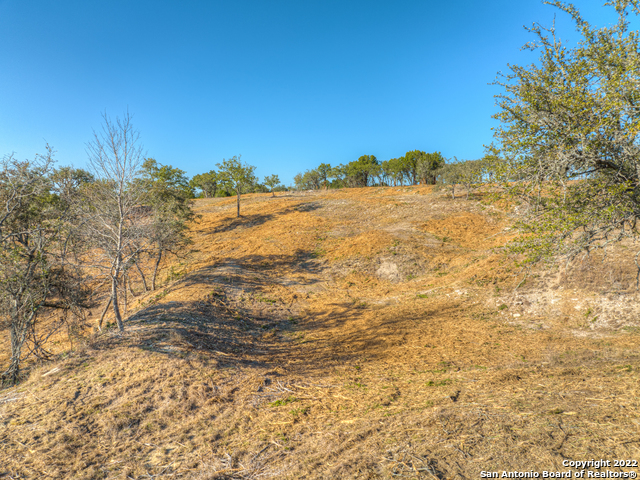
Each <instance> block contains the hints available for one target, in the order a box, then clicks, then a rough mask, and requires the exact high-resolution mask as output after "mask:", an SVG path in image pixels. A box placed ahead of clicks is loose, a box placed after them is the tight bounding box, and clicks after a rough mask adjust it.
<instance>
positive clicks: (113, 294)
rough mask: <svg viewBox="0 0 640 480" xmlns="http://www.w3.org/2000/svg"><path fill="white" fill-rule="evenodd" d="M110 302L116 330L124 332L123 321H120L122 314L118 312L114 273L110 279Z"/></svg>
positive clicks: (116, 285)
mask: <svg viewBox="0 0 640 480" xmlns="http://www.w3.org/2000/svg"><path fill="white" fill-rule="evenodd" d="M111 303H112V304H113V314H114V315H115V317H116V323H117V324H118V330H120V331H121V332H124V322H123V321H122V315H121V314H120V305H118V279H117V277H116V276H115V275H114V276H113V278H112V279H111Z"/></svg>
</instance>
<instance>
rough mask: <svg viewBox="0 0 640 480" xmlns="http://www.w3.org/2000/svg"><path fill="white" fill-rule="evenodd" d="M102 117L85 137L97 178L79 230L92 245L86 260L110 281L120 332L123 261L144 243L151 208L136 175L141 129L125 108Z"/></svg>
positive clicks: (129, 260) (128, 260) (140, 156)
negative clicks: (121, 114)
mask: <svg viewBox="0 0 640 480" xmlns="http://www.w3.org/2000/svg"><path fill="white" fill-rule="evenodd" d="M102 119H103V122H102V129H101V130H100V131H99V132H96V131H94V132H93V139H92V140H91V141H90V142H89V143H87V155H88V157H89V166H90V168H91V170H92V173H93V174H94V175H95V177H96V181H95V182H94V183H93V184H92V185H91V186H90V188H88V189H86V191H85V194H86V208H87V216H86V219H85V221H84V222H83V229H82V231H83V233H84V236H85V238H86V240H87V245H88V246H89V248H91V249H93V250H94V252H93V253H92V255H91V258H92V261H91V262H90V266H91V267H92V268H94V269H97V271H99V272H100V273H101V274H102V275H105V276H106V277H107V278H108V280H109V282H110V284H111V294H110V296H109V301H108V304H107V307H106V308H108V306H109V304H110V305H111V306H112V307H113V313H114V316H115V319H116V322H117V324H118V329H119V330H120V331H121V332H122V331H124V323H123V321H122V315H121V313H120V303H119V298H118V293H119V291H120V288H119V286H120V284H121V282H122V281H123V276H124V273H125V272H126V270H127V267H128V266H129V264H130V263H132V262H133V261H135V260H136V258H137V256H138V254H139V252H140V250H141V249H142V248H144V246H145V241H144V238H146V236H147V231H148V230H149V228H150V227H149V225H150V219H149V217H150V215H149V212H147V211H146V209H145V207H143V206H142V201H143V197H144V193H145V189H144V184H143V182H141V181H140V173H141V172H140V168H141V166H142V163H143V161H144V159H145V156H144V152H143V148H142V146H141V145H140V134H139V132H138V131H137V130H135V129H134V128H133V125H132V123H131V121H132V117H131V115H129V113H128V112H127V113H126V114H125V115H124V117H123V118H116V121H115V122H113V121H112V120H111V119H110V118H109V117H108V116H107V114H106V113H105V114H103V116H102ZM103 317H104V315H103ZM103 317H102V318H103ZM102 318H101V319H100V322H99V324H98V328H99V329H100V328H101V327H102V325H101V323H102Z"/></svg>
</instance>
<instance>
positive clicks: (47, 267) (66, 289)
mask: <svg viewBox="0 0 640 480" xmlns="http://www.w3.org/2000/svg"><path fill="white" fill-rule="evenodd" d="M52 155H53V152H52V150H51V149H50V148H49V147H47V154H46V155H44V156H38V157H37V158H36V159H35V160H34V161H18V160H16V159H15V158H13V157H12V156H9V157H5V158H3V159H2V162H0V202H1V203H2V205H3V212H2V213H1V214H0V331H5V332H7V333H8V335H9V337H10V346H11V358H10V361H9V366H8V368H7V369H6V370H5V371H4V372H3V373H2V374H1V375H0V383H5V382H7V383H15V382H16V381H18V380H19V378H20V364H21V362H22V361H24V360H25V359H26V358H27V357H29V356H31V355H36V356H38V357H39V358H48V357H49V355H50V354H49V353H48V352H47V351H46V350H45V349H44V346H43V343H44V341H45V339H46V338H48V336H49V335H50V334H51V333H53V332H54V331H55V330H56V329H58V328H60V327H61V326H62V324H63V322H64V319H65V317H66V315H67V312H69V311H73V312H75V311H77V308H79V305H80V304H81V303H82V302H83V300H84V298H85V295H86V291H85V290H86V289H85V288H84V287H83V286H82V284H81V283H80V277H79V275H78V274H77V269H75V268H73V267H72V266H71V265H70V264H69V262H68V261H67V260H68V258H67V255H68V254H69V253H70V250H71V249H72V248H73V247H74V243H73V242H69V241H68V240H69V238H70V233H71V230H70V223H71V221H72V219H73V218H74V217H75V215H76V211H75V207H76V202H75V201H74V196H75V193H76V192H77V191H78V190H79V189H80V188H81V187H82V185H83V184H84V181H85V180H86V181H90V180H92V178H91V176H90V175H87V174H86V172H83V171H80V170H74V169H72V168H66V169H60V170H53V167H52V165H53V159H52ZM54 308H55V309H56V310H57V311H58V315H57V317H58V318H61V320H60V321H55V320H53V321H52V322H48V325H47V327H46V328H48V329H49V330H48V332H44V333H43V332H42V331H40V330H39V329H38V328H37V321H38V319H39V318H40V317H41V316H42V315H43V312H44V311H47V310H49V311H51V310H52V309H54ZM25 346H28V348H29V351H28V352H27V353H26V354H25V352H24V351H23V350H24V347H25Z"/></svg>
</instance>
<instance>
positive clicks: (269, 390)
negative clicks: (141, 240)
mask: <svg viewBox="0 0 640 480" xmlns="http://www.w3.org/2000/svg"><path fill="white" fill-rule="evenodd" d="M234 202H235V199H210V200H201V201H198V203H197V206H196V208H197V211H198V213H200V214H201V215H202V220H201V221H200V223H199V224H197V225H195V226H194V227H193V229H192V235H193V239H194V242H195V243H194V249H193V251H192V252H190V253H189V254H188V256H187V257H186V259H183V260H181V261H178V260H175V261H174V262H173V263H172V264H169V265H166V268H165V271H164V273H163V275H164V276H167V275H168V277H167V278H168V281H167V282H166V283H165V284H163V285H162V286H161V288H160V289H159V290H158V291H157V292H154V293H152V294H149V295H146V296H144V297H143V296H140V297H138V298H137V299H136V303H135V304H134V307H133V309H134V311H135V313H134V314H132V315H131V316H130V317H129V318H128V320H127V333H126V334H125V335H123V336H119V335H117V334H115V333H113V332H111V331H109V332H107V333H106V334H104V335H101V336H93V337H90V338H88V339H87V341H86V342H85V343H84V344H83V345H82V346H81V347H80V348H76V349H75V350H74V351H72V352H67V353H64V354H63V355H61V357H60V359H59V360H58V361H56V362H54V363H50V364H47V365H43V366H37V367H34V369H33V371H32V372H31V375H30V378H29V379H28V380H27V381H25V382H24V383H23V384H21V385H19V386H17V387H14V388H12V389H6V390H4V391H1V392H0V426H1V429H0V478H1V477H2V476H3V475H4V476H5V477H6V478H86V479H89V478H91V479H98V478H113V479H115V478H125V479H126V478H134V479H143V478H192V479H216V478H219V479H222V478H430V479H433V478H434V477H435V478H437V479H444V478H454V477H459V478H478V477H479V474H480V471H482V470H499V471H502V470H508V471H511V470H518V471H526V470H536V471H541V470H563V471H564V470H566V468H563V467H562V466H561V462H562V460H563V459H566V458H570V459H576V460H588V459H591V458H604V459H626V458H630V459H633V458H637V456H638V453H639V452H638V447H639V445H638V442H639V441H640V435H639V434H638V420H637V419H638V407H639V405H638V372H639V371H640V370H639V369H640V356H639V354H638V352H637V344H638V331H639V330H640V329H639V322H638V315H637V313H638V312H637V310H636V304H637V297H636V296H635V292H634V290H633V289H632V288H631V287H630V285H631V284H632V283H633V281H634V279H635V272H634V271H633V269H632V260H631V261H629V259H627V257H625V256H624V253H625V252H624V248H621V249H620V250H619V251H618V253H617V254H616V255H613V256H611V257H610V258H609V260H608V262H609V263H602V262H597V261H592V262H589V263H586V264H584V265H582V266H580V267H577V268H574V269H573V270H571V271H569V272H568V273H566V272H564V271H563V270H559V271H554V270H547V271H539V272H532V274H531V275H530V277H529V278H528V279H527V281H526V282H525V283H524V284H522V285H521V286H520V288H519V289H517V290H514V287H515V286H516V285H517V284H520V283H521V280H522V278H523V277H522V275H521V272H519V271H518V270H517V269H515V268H513V266H512V264H511V263H510V262H509V261H508V260H507V259H505V258H504V257H503V256H502V255H501V254H500V252H499V250H494V249H495V248H499V247H500V246H501V245H503V244H504V242H505V241H506V240H507V239H508V238H510V237H509V235H510V231H509V230H506V228H507V227H508V225H509V223H510V219H509V215H508V214H507V213H505V212H501V211H499V210H497V209H495V208H494V207H491V206H489V205H483V204H481V203H479V202H478V201H477V200H473V199H472V200H469V201H467V200H464V199H456V200H451V199H449V198H448V197H447V196H446V195H445V194H443V193H441V192H440V193H438V192H433V191H432V190H431V187H399V188H370V189H348V190H340V191H329V192H314V193H303V194H287V195H282V194H280V195H279V196H277V197H276V198H271V197H270V196H269V195H248V196H246V197H243V217H242V218H240V219H236V218H235V217H234V207H235V203H234ZM185 253H186V252H185ZM60 348H61V349H62V348H66V346H65V345H64V343H60ZM4 353H5V354H6V352H4Z"/></svg>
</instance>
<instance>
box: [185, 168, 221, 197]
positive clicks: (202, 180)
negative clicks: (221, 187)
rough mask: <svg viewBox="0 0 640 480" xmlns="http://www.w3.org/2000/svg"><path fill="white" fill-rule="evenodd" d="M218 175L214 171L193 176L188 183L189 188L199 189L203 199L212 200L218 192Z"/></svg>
mask: <svg viewBox="0 0 640 480" xmlns="http://www.w3.org/2000/svg"><path fill="white" fill-rule="evenodd" d="M218 180H219V179H218V174H217V172H216V171H215V170H210V171H208V172H207V173H200V174H198V175H195V176H194V177H193V178H192V179H191V180H190V181H189V186H190V187H191V188H193V189H196V188H199V189H200V190H201V191H202V196H203V197H204V198H213V197H215V196H216V193H217V191H218Z"/></svg>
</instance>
